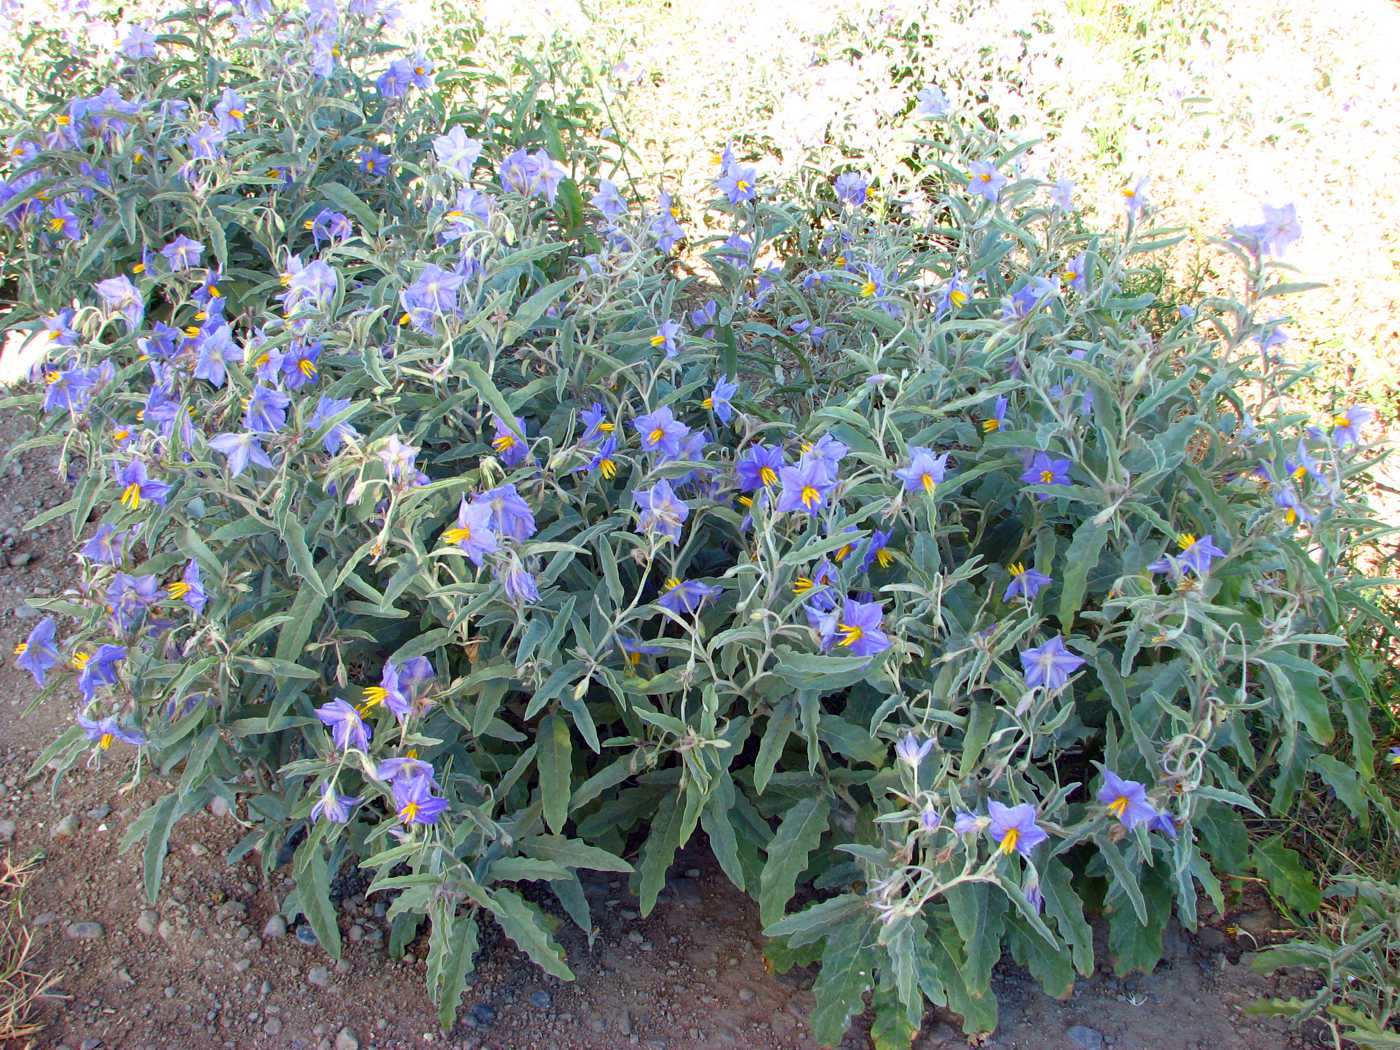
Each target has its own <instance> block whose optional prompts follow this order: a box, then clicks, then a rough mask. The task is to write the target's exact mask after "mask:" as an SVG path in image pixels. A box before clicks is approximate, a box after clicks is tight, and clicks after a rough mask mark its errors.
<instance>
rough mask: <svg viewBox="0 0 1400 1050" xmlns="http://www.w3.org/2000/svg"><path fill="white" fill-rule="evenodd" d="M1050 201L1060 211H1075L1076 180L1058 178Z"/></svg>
mask: <svg viewBox="0 0 1400 1050" xmlns="http://www.w3.org/2000/svg"><path fill="white" fill-rule="evenodd" d="M1050 203H1051V204H1053V205H1054V206H1055V207H1056V208H1057V209H1058V210H1059V211H1063V212H1071V211H1074V180H1073V179H1056V180H1055V185H1054V186H1053V187H1052V188H1051V190H1050Z"/></svg>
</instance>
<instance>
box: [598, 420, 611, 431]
mask: <svg viewBox="0 0 1400 1050" xmlns="http://www.w3.org/2000/svg"><path fill="white" fill-rule="evenodd" d="M598 429H599V430H601V431H602V432H603V433H604V434H611V433H612V432H613V425H612V424H611V423H609V422H608V421H607V420H606V419H605V420H603V422H601V423H599V424H598Z"/></svg>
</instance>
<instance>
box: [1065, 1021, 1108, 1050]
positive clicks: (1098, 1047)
mask: <svg viewBox="0 0 1400 1050" xmlns="http://www.w3.org/2000/svg"><path fill="white" fill-rule="evenodd" d="M1065 1035H1067V1036H1069V1037H1070V1039H1071V1040H1072V1041H1073V1042H1074V1045H1075V1046H1082V1047H1083V1048H1084V1050H1103V1036H1102V1035H1101V1034H1100V1033H1099V1032H1097V1031H1095V1030H1094V1029H1092V1028H1089V1027H1088V1026H1087V1025H1082V1024H1076V1025H1070V1026H1069V1028H1067V1029H1065Z"/></svg>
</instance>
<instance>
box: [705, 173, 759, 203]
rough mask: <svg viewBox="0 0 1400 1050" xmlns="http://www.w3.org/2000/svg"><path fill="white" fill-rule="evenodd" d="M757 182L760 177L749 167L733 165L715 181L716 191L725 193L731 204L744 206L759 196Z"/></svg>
mask: <svg viewBox="0 0 1400 1050" xmlns="http://www.w3.org/2000/svg"><path fill="white" fill-rule="evenodd" d="M757 181H758V176H757V174H756V173H755V171H754V169H753V168H752V167H750V166H749V165H745V164H731V165H729V166H728V167H726V168H725V170H724V172H723V173H722V174H721V175H720V177H719V178H718V179H716V180H715V189H717V190H719V191H720V192H721V193H723V194H724V196H725V197H726V198H727V199H728V201H729V203H730V204H743V203H745V202H747V201H751V200H753V199H754V198H755V197H756V196H758V190H757V188H756V186H755V183H756V182H757Z"/></svg>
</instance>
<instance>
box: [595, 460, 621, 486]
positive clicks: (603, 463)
mask: <svg viewBox="0 0 1400 1050" xmlns="http://www.w3.org/2000/svg"><path fill="white" fill-rule="evenodd" d="M598 473H600V474H602V475H603V477H605V478H607V479H608V480H609V481H611V480H612V479H613V478H614V477H616V476H617V464H616V463H614V462H613V461H612V460H610V459H600V460H599V461H598Z"/></svg>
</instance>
